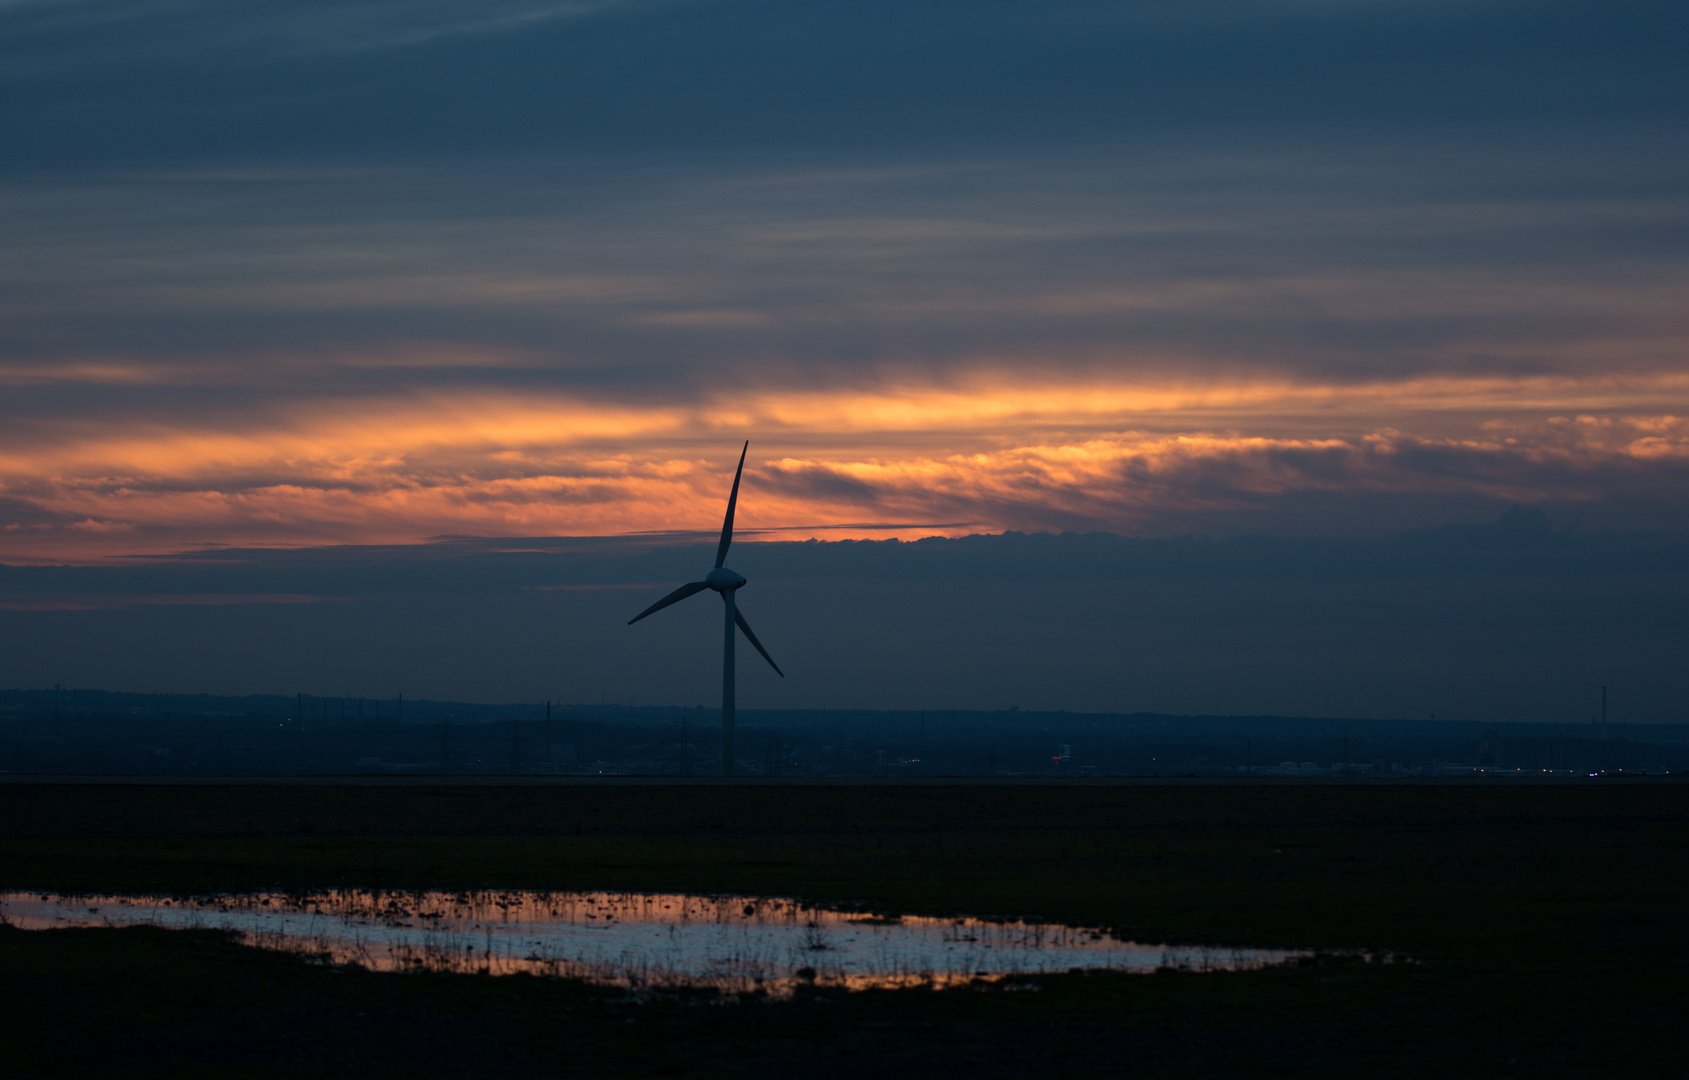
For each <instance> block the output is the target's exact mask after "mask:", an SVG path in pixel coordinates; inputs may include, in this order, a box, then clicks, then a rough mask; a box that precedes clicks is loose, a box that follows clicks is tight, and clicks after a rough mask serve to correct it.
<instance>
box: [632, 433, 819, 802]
mask: <svg viewBox="0 0 1689 1080" xmlns="http://www.w3.org/2000/svg"><path fill="white" fill-rule="evenodd" d="M750 449H751V444H750V441H749V440H746V442H745V447H744V449H742V450H740V451H739V468H738V469H737V470H735V471H734V473H733V491H732V493H731V494H729V495H728V496H727V518H726V520H725V521H723V522H722V523H721V543H720V544H718V545H717V546H716V549H715V569H713V570H711V571H710V572H709V573H708V574H706V575H705V576H704V580H702V581H689V582H687V583H686V584H684V585H682V586H681V587H680V588H678V589H676V590H675V591H674V592H671V593H669V594H668V595H667V596H665V597H663V598H662V599H661V600H659V601H657V602H656V603H655V604H652V605H651V606H650V607H648V608H646V609H645V610H644V611H641V612H640V613H639V614H638V615H635V616H634V617H633V618H631V619H629V620H628V625H629V626H632V625H633V624H634V623H636V622H638V621H639V620H640V619H643V618H645V616H647V615H650V614H652V613H654V612H658V611H661V610H663V609H664V608H666V607H668V606H669V605H670V604H677V603H679V602H680V601H682V600H684V599H686V598H687V597H688V596H691V595H692V594H694V593H701V592H703V591H704V590H705V589H714V590H715V591H716V592H718V593H720V594H721V600H722V604H723V605H724V606H725V607H726V609H727V622H726V634H725V635H724V637H723V639H722V647H721V775H723V776H732V775H733V636H734V635H733V628H734V627H735V626H737V627H738V628H739V629H740V630H742V631H744V633H745V640H746V641H749V642H750V643H751V647H752V648H754V649H756V651H757V652H759V653H761V654H762V658H763V659H764V660H767V661H768V666H769V667H771V668H773V669H774V673H775V674H776V675H778V676H780V677H781V678H782V679H784V678H785V677H786V673H785V672H784V671H781V670H780V665H779V664H776V663H775V662H774V657H772V656H770V655H768V650H767V649H765V648H763V647H762V642H760V641H758V640H757V636H756V634H754V633H752V632H751V624H750V623H748V622H746V621H745V617H744V616H743V615H741V614H739V605H738V603H737V602H736V601H735V600H734V594H735V593H736V592H738V590H740V589H741V588H743V587H744V585H745V579H744V578H743V577H740V576H739V575H738V574H736V573H734V572H733V571H731V570H729V569H728V568H727V567H725V566H723V565H722V564H723V563H725V562H726V561H727V547H728V545H729V544H731V543H733V509H734V507H735V506H737V505H738V502H739V477H740V476H741V475H743V474H744V472H745V454H746V453H748V452H749V451H750Z"/></svg>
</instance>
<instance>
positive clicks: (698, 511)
mask: <svg viewBox="0 0 1689 1080" xmlns="http://www.w3.org/2000/svg"><path fill="white" fill-rule="evenodd" d="M1686 399H1689V377H1685V376H1680V375H1660V376H1652V377H1646V378H1631V379H1625V378H1620V377H1611V378H1598V379H1588V380H1576V379H1571V378H1566V377H1558V376H1557V377H1541V378H1525V379H1513V380H1508V379H1499V378H1484V379H1458V378H1448V377H1444V378H1424V379H1416V380H1408V381H1401V382H1395V383H1366V384H1354V385H1337V384H1301V383H1293V382H1285V381H1278V382H1273V381H1244V380H1240V381H1235V382H1213V383H1201V382H1194V381H1193V382H1189V383H1179V382H1169V381H1163V382H1159V383H1149V382H1140V383H1131V382H1118V381H1116V382H1107V381H1078V380H1072V381H1067V382H1053V381H1044V380H1038V379H1026V378H1022V379H1019V380H1016V379H1013V378H1010V377H1008V376H997V377H992V378H981V379H978V380H975V381H973V382H971V383H966V384H949V385H939V384H927V385H908V384H906V385H896V386H890V385H888V386H882V387H878V388H871V389H853V390H847V391H828V390H811V391H795V390H777V391H772V392H769V393H764V394H745V393H731V394H723V395H721V396H720V397H716V398H709V399H705V400H701V401H697V402H690V403H685V402H682V403H676V402H667V403H656V404H647V403H639V402H616V401H591V400H586V399H583V398H578V397H567V396H562V395H551V396H542V395H529V396H515V395H511V394H508V393H486V392H483V393H465V394H460V395H457V396H446V395H432V396H416V395H410V396H404V397H394V398H390V399H386V400H382V401H378V402H374V403H372V402H370V401H367V400H362V401H355V402H354V401H340V402H327V403H323V402H318V403H314V404H312V405H311V406H310V407H309V408H308V409H307V408H301V409H299V410H298V411H295V412H287V411H281V412H273V413H267V414H263V415H252V414H248V415H241V416H233V417H226V418H224V419H222V420H221V421H218V422H215V423H213V422H210V421H204V420H201V421H198V422H196V423H193V424H187V423H184V424H165V423H162V422H159V421H157V420H135V421H132V422H130V423H127V424H120V425H116V426H112V425H109V424H107V425H102V426H98V427H96V426H94V425H91V424H70V423H62V422H61V423H53V424H50V425H42V426H38V427H36V428H35V429H33V430H22V429H20V430H19V431H15V432H13V433H11V434H9V435H3V436H0V499H3V500H4V502H3V503H0V506H5V507H8V508H9V511H8V512H9V515H10V516H11V517H12V518H13V520H9V521H8V520H4V519H3V518H0V557H3V558H5V559H7V560H9V561H40V560H66V561H76V560H82V559H91V558H99V557H102V556H106V555H113V554H134V553H150V552H161V551H171V550H181V549H183V548H187V547H193V546H196V545H204V544H221V545H291V544H320V543H410V542H416V541H419V540H421V539H423V538H426V537H429V536H436V535H442V534H482V535H607V534H622V533H634V532H648V531H662V530H691V529H700V530H709V529H711V528H713V527H714V524H715V522H716V520H717V519H718V517H719V514H720V508H721V499H722V495H723V493H724V488H725V486H726V482H727V481H726V470H727V468H728V467H729V459H730V458H731V456H732V454H731V451H732V449H733V444H734V443H735V442H736V441H737V440H738V439H739V438H740V437H741V436H745V435H748V436H749V437H751V438H752V439H753V441H754V442H755V446H754V448H753V450H754V453H753V455H752V467H751V480H750V482H751V484H752V485H753V486H754V487H756V488H757V489H758V491H757V495H756V497H755V498H754V499H748V500H747V502H746V506H745V509H744V511H743V517H742V522H743V524H744V526H745V527H747V528H750V529H757V528H770V529H773V528H781V529H789V528H805V527H807V528H813V529H816V530H830V532H829V535H835V536H838V535H861V536H868V535H873V536H883V535H905V536H913V535H925V534H929V533H932V532H949V533H955V532H965V531H970V530H974V531H982V530H998V529H1003V528H1023V529H1026V528H1064V527H1086V528H1106V529H1118V530H1122V531H1131V530H1132V529H1134V528H1135V527H1139V526H1141V525H1142V523H1143V522H1144V521H1145V520H1147V519H1148V518H1149V517H1151V516H1153V515H1154V514H1156V513H1158V512H1163V511H1166V510H1168V509H1176V508H1187V509H1188V508H1205V509H1226V508H1237V507H1244V506H1251V505H1259V504H1260V502H1261V500H1263V499H1270V498H1272V497H1274V496H1278V495H1283V494H1286V493H1289V492H1296V491H1327V492H1337V493H1341V492H1345V491H1352V492H1381V491H1383V492H1396V491H1402V492H1408V491H1413V492H1468V493H1477V494H1483V495H1489V496H1494V497H1498V498H1506V499H1514V500H1520V501H1533V500H1536V499H1541V498H1556V499H1572V500H1578V499H1594V498H1598V497H1599V496H1600V494H1601V492H1602V490H1603V488H1602V485H1603V484H1608V483H1610V482H1611V478H1612V477H1613V476H1615V475H1617V473H1615V472H1614V470H1619V472H1621V473H1623V474H1624V475H1626V476H1642V477H1644V480H1645V478H1646V476H1648V475H1655V474H1660V475H1665V473H1662V472H1661V470H1665V471H1666V472H1669V473H1670V474H1671V475H1673V476H1675V475H1676V472H1675V470H1677V469H1679V468H1680V467H1681V466H1682V465H1683V464H1684V462H1685V461H1686V460H1689V421H1685V419H1684V418H1683V416H1684V414H1685V413H1686V412H1689V408H1685V403H1686ZM1662 406H1665V407H1662ZM1650 470H1652V471H1650ZM932 521H944V522H951V523H956V522H960V523H963V524H950V525H946V526H944V527H942V528H933V527H930V526H927V525H925V524H924V523H926V522H932ZM888 524H890V525H892V526H900V527H893V528H886V527H885V526H886V525H888Z"/></svg>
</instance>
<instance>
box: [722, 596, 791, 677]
mask: <svg viewBox="0 0 1689 1080" xmlns="http://www.w3.org/2000/svg"><path fill="white" fill-rule="evenodd" d="M733 621H734V622H736V623H738V624H739V629H741V630H743V631H744V632H745V637H746V639H747V640H748V641H750V643H751V647H752V648H754V649H756V651H757V652H759V653H762V658H763V659H764V660H767V661H768V666H769V667H771V668H773V669H774V674H776V675H778V676H780V677H781V678H782V679H784V678H785V677H786V673H785V672H784V671H781V670H780V665H779V664H776V663H775V662H774V657H772V656H770V655H768V650H767V649H765V648H763V647H762V642H760V641H758V640H757V636H756V635H755V634H753V633H751V624H750V623H748V622H746V621H745V616H744V614H743V613H742V612H740V610H739V608H738V605H734V608H733Z"/></svg>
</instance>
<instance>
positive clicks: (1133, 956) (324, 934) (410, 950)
mask: <svg viewBox="0 0 1689 1080" xmlns="http://www.w3.org/2000/svg"><path fill="white" fill-rule="evenodd" d="M0 916H3V917H4V918H5V920H6V921H7V922H9V923H11V924H12V925H14V926H17V927H20V928H23V929H26V930H37V929H48V928H52V927H65V926H134V925H149V926H160V927H166V928H173V929H186V928H205V929H214V930H226V931H230V932H232V933H234V934H236V935H237V936H238V937H239V939H240V940H242V941H243V942H245V943H246V944H249V945H255V946H259V947H263V948H271V949H280V950H284V951H289V952H295V953H301V954H305V955H309V956H312V957H315V958H318V959H321V960H323V961H325V962H332V963H337V964H359V965H362V966H364V967H367V968H370V969H372V970H376V971H409V970H425V971H452V972H483V973H487V974H492V975H509V974H515V973H518V972H527V973H531V974H540V975H558V976H565V977H569V978H578V979H586V980H588V981H591V982H595V983H601V984H606V985H613V986H619V987H625V988H629V989H634V990H649V989H661V988H678V987H710V988H715V989H718V990H722V991H726V992H747V991H751V992H754V991H763V992H766V993H769V994H772V995H775V996H786V995H789V994H790V993H791V992H792V991H793V990H794V989H795V988H796V987H798V986H799V985H803V984H813V985H817V986H835V987H846V988H849V989H870V988H879V987H897V986H920V985H926V986H935V987H940V986H948V985H954V984H957V983H963V982H968V981H971V980H974V979H992V980H996V979H1004V978H1009V977H1013V976H1017V975H1030V974H1037V973H1042V972H1063V971H1073V970H1080V969H1107V970H1114V971H1128V972H1152V971H1156V970H1159V969H1163V968H1176V969H1179V970H1187V971H1239V970H1248V969H1255V968H1262V967H1268V966H1271V965H1275V964H1283V963H1288V962H1291V961H1294V960H1296V959H1299V958H1301V957H1303V956H1307V955H1309V954H1308V953H1304V952H1297V951H1292V950H1283V949H1234V948H1207V947H1200V946H1170V945H1145V944H1140V943H1138V942H1132V941H1120V940H1117V939H1115V938H1112V937H1110V936H1109V935H1108V934H1106V933H1104V932H1102V931H1100V930H1087V929H1082V928H1078V927H1070V926H1058V925H1051V924H1043V923H1027V922H987V921H983V920H979V919H937V918H926V917H917V916H902V917H884V916H869V915H863V914H861V913H854V912H847V911H838V910H833V909H828V908H822V907H815V906H812V905H809V904H805V903H801V902H799V901H795V900H785V899H769V898H766V897H750V896H690V895H683V894H675V893H613V892H565V893H557V892H426V893H398V892H376V891H365V890H358V889H348V890H333V891H328V892H321V893H311V894H304V895H292V894H284V893H252V894H244V895H236V896H216V897H205V898H197V899H180V898H166V897H146V896H59V895H53V894H43V893H6V894H0Z"/></svg>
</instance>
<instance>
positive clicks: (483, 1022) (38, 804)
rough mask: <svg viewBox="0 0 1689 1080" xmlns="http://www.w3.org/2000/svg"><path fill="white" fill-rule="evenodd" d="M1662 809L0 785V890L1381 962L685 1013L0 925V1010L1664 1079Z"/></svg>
mask: <svg viewBox="0 0 1689 1080" xmlns="http://www.w3.org/2000/svg"><path fill="white" fill-rule="evenodd" d="M1686 826H1689V786H1685V785H1681V784H1640V785H1599V786H1596V785H1591V786H1541V787H1538V786H1530V787H1524V786H1519V787H1508V786H1483V785H1477V784H1475V785H1472V786H1448V785H1444V786H1431V785H1426V786H1411V785H1401V786H1382V785H1381V786H1364V785H1363V786H1335V785H1333V786H1323V785H1307V786H1258V787H1257V786H1248V785H1243V786H1201V787H1181V786H1177V785H1168V786H1156V787H1094V788H1088V787H1084V786H1081V785H1072V786H1045V787H1034V786H1010V785H981V786H957V787H918V786H886V787H861V786H858V787H816V786H803V787H798V786H772V785H771V786H758V785H752V784H747V785H740V786H732V787H679V786H671V787H601V786H591V787H588V786H555V787H484V788H483V787H472V786H452V787H408V788H368V787H327V786H323V787H316V786H300V787H278V786H271V787H260V786H227V787H214V786H197V787H186V786H184V787H138V786H137V787H129V786H119V785H112V786H88V785H77V786H69V785H67V786H0V886H4V887H8V888H39V889H52V890H58V891H87V892H95V891H122V890H137V891H179V892H200V891H212V890H224V889H247V888H260V887H276V886H280V887H283V888H298V889H305V888H315V887H324V886H331V885H359V886H364V885H368V886H379V887H387V888H425V887H433V888H439V887H508V888H516V887H527V888H558V889H562V888H626V889H651V890H684V891H702V892H715V891H721V892H739V891H742V892H753V893H773V894H782V895H801V896H805V897H809V898H812V899H816V900H822V901H831V902H837V903H846V904H858V905H861V906H864V907H869V908H882V909H889V910H903V911H920V912H929V913H934V914H948V913H970V914H986V915H1004V916H1036V917H1043V918H1048V919H1057V920H1063V921H1071V922H1078V923H1087V924H1097V925H1105V926H1109V927H1112V928H1114V929H1115V930H1116V931H1117V932H1119V933H1121V934H1123V935H1128V936H1132V937H1135V938H1138V939H1140V940H1172V941H1187V942H1224V943H1235V944H1254V945H1300V946H1318V947H1325V948H1368V949H1376V950H1389V951H1395V952H1399V953H1405V954H1408V955H1411V956H1412V957H1413V958H1414V959H1415V960H1416V961H1417V962H1416V963H1413V964H1405V965H1388V966H1386V965H1378V964H1371V965H1369V964H1364V963H1361V962H1359V961H1356V960H1352V959H1332V960H1329V961H1327V962H1323V963H1321V964H1319V965H1315V966H1311V967H1306V968H1299V969H1294V970H1281V971H1270V972H1260V973H1254V974H1248V975H1235V976H1180V975H1159V976H1154V977H1126V976H1107V977H1105V976H1094V975H1093V976H1065V977H1059V978H1047V979H1041V980H1039V983H1040V985H1041V987H1042V989H1041V990H1040V991H1038V992H1035V993H1033V992H1016V991H1010V990H1004V989H1002V988H980V989H969V990H957V991H952V992H946V993H942V994H934V993H930V992H925V991H920V992H903V993H895V994H867V995H855V996H850V995H839V994H821V995H815V996H812V997H810V998H807V999H805V1000H800V1001H797V1002H792V1003H787V1004H778V1003H767V1002H762V1003H745V1004H738V1005H731V1006H726V1007H721V1006H704V1005H699V1004H696V1003H688V1002H685V1001H681V1000H678V999H677V1000H670V1001H662V1002H654V1003H646V1004H629V1003H626V1002H619V1001H614V1000H610V999H609V998H607V997H606V995H604V994H603V993H601V992H597V991H592V990H590V989H587V988H583V987H579V986H575V985H571V984H566V983H560V982H553V981H548V980H537V979H528V978H513V979H497V980H494V979H485V978H475V977H469V976H461V977H449V976H440V977H435V976H373V975H368V974H363V973H347V972H340V971H334V970H325V969H320V968H315V967H312V966H311V965H308V964H305V963H303V962H301V961H297V960H294V959H291V958H287V957H280V956H271V955H266V954H262V953H258V952H256V951H253V950H246V949H240V948H237V947H233V946H230V945H227V944H226V943H224V942H222V941H221V940H219V939H216V938H214V937H210V936H205V935H185V934H177V935H170V934H164V933H158V932H151V931H142V930H125V931H60V932H52V933H33V934H25V933H21V932H16V931H11V932H4V933H0V971H3V972H4V978H3V979H0V986H3V989H0V996H3V998H4V1003H3V1005H0V1014H3V1015H5V1016H7V1017H8V1018H9V1022H15V1023H20V1024H22V1026H21V1027H19V1028H17V1030H19V1031H22V1032H28V1037H27V1038H25V1039H22V1040H14V1042H15V1043H17V1044H19V1045H21V1046H22V1047H23V1049H22V1051H21V1052H22V1053H23V1054H24V1057H23V1058H21V1059H20V1060H23V1061H26V1062H28V1061H34V1062H35V1063H36V1064H38V1065H42V1066H45V1065H49V1064H51V1063H53V1062H59V1063H63V1064H66V1065H68V1064H69V1063H70V1062H72V1061H73V1060H74V1061H77V1062H80V1063H82V1066H81V1067H88V1068H92V1067H99V1068H102V1069H105V1070H106V1071H112V1070H113V1069H115V1070H116V1071H118V1072H123V1071H125V1070H128V1071H139V1072H144V1071H146V1067H149V1066H151V1065H154V1064H158V1063H162V1062H165V1061H169V1062H171V1063H172V1064H171V1065H170V1066H169V1068H168V1070H163V1071H173V1072H176V1073H178V1074H180V1073H181V1072H183V1071H186V1072H189V1073H192V1072H194V1071H195V1070H196V1069H198V1070H202V1071H205V1072H208V1073H209V1072H217V1071H220V1070H224V1069H228V1068H235V1067H238V1068H240V1069H242V1070H244V1071H247V1072H258V1073H263V1072H265V1071H266V1070H270V1071H277V1072H283V1073H287V1072H299V1071H311V1070H313V1069H321V1070H324V1071H327V1072H341V1071H346V1072H352V1071H356V1072H359V1073H361V1074H362V1075H382V1074H391V1073H401V1072H403V1073H412V1074H416V1073H430V1074H437V1075H481V1074H483V1073H485V1074H487V1075H494V1074H497V1075H501V1076H512V1075H531V1074H539V1073H546V1074H553V1075H554V1074H556V1073H558V1072H560V1071H561V1072H572V1071H575V1069H576V1068H577V1067H578V1068H580V1069H582V1070H585V1069H586V1068H588V1067H589V1066H591V1067H594V1068H596V1069H599V1070H603V1069H612V1070H615V1071H624V1072H626V1071H637V1072H646V1073H659V1074H660V1073H675V1074H683V1073H694V1072H697V1073H710V1072H718V1073H721V1074H724V1075H789V1074H790V1073H791V1072H793V1071H796V1070H798V1069H800V1068H801V1069H802V1070H803V1071H805V1072H812V1073H819V1074H822V1075H832V1074H834V1073H837V1074H838V1075H845V1074H848V1073H854V1072H860V1071H864V1070H867V1071H874V1072H881V1073H893V1074H896V1073H904V1072H907V1073H922V1074H934V1073H936V1074H940V1075H945V1074H949V1073H952V1072H953V1073H956V1074H958V1075H960V1074H962V1073H964V1072H965V1073H967V1074H969V1075H975V1076H981V1075H983V1076H1016V1075H1028V1074H1093V1073H1094V1074H1110V1073H1118V1072H1122V1071H1145V1072H1148V1073H1169V1074H1179V1073H1187V1072H1188V1073H1203V1074H1214V1073H1241V1074H1257V1073H1263V1072H1265V1073H1274V1072H1280V1073H1286V1074H1295V1073H1305V1072H1333V1073H1335V1072H1350V1071H1353V1070H1356V1069H1358V1070H1360V1071H1362V1072H1369V1073H1371V1072H1379V1073H1383V1074H1386V1075H1420V1074H1423V1073H1424V1071H1425V1070H1427V1069H1430V1068H1436V1069H1439V1070H1443V1071H1452V1072H1465V1073H1484V1074H1494V1073H1498V1072H1501V1073H1506V1072H1512V1071H1515V1070H1518V1071H1530V1072H1537V1073H1542V1072H1548V1073H1556V1074H1562V1075H1608V1074H1611V1073H1612V1072H1614V1071H1619V1072H1625V1073H1630V1074H1652V1073H1659V1074H1666V1073H1672V1074H1675V1073H1676V1072H1677V1071H1678V1070H1679V1069H1680V1068H1681V1066H1682V1060H1683V1049H1682V1045H1681V1040H1680V1039H1679V1037H1678V1036H1677V1034H1676V1027H1677V1026H1678V1025H1679V1024H1680V1014H1681V1011H1682V1005H1683V1003H1684V1002H1685V1001H1689V918H1686V916H1689V889H1686V886H1689V828H1686ZM161 1069H162V1067H161Z"/></svg>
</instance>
